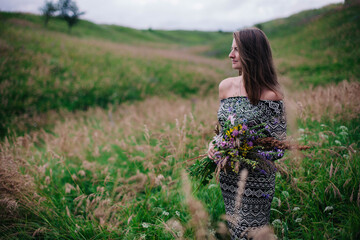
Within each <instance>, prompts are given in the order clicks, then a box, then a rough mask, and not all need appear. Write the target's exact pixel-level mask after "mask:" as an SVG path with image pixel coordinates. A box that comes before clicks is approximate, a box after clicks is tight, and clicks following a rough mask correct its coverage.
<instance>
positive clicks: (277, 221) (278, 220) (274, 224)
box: [272, 219, 281, 227]
mask: <svg viewBox="0 0 360 240" xmlns="http://www.w3.org/2000/svg"><path fill="white" fill-rule="evenodd" d="M272 225H273V226H274V227H281V220H280V219H275V220H274V221H273V222H272Z"/></svg>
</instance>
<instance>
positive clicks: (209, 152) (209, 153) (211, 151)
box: [208, 149, 215, 159]
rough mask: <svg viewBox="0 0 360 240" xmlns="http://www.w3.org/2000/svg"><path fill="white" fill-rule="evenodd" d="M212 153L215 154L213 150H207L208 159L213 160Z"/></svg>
mask: <svg viewBox="0 0 360 240" xmlns="http://www.w3.org/2000/svg"><path fill="white" fill-rule="evenodd" d="M214 153H215V151H214V149H209V151H208V156H209V158H211V159H213V158H214Z"/></svg>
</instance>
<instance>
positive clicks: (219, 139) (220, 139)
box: [213, 134, 222, 143]
mask: <svg viewBox="0 0 360 240" xmlns="http://www.w3.org/2000/svg"><path fill="white" fill-rule="evenodd" d="M213 140H214V141H215V143H219V142H221V141H222V136H221V134H219V135H215V136H214V137H213Z"/></svg>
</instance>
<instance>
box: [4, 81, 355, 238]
mask: <svg viewBox="0 0 360 240" xmlns="http://www.w3.org/2000/svg"><path fill="white" fill-rule="evenodd" d="M358 88H359V84H358V83H347V82H344V83H341V84H340V85H339V86H329V87H327V88H316V89H313V90H309V91H307V92H304V93H299V94H298V95H292V96H291V97H293V98H290V97H289V98H288V99H287V101H288V102H292V103H293V105H294V106H295V107H293V108H292V109H293V112H291V114H292V115H294V116H295V117H294V119H293V122H292V124H293V129H294V130H295V129H297V126H296V119H297V118H314V119H318V118H321V116H322V115H324V116H331V117H338V118H341V117H344V118H345V119H349V118H353V117H356V113H359V108H358V105H357V104H355V102H356V101H358V96H357V95H356V90H357V89H358ZM350 100H351V101H350ZM334 101H335V102H337V104H334ZM348 101H350V102H348ZM218 104H219V102H218V99H217V98H216V97H215V96H209V97H206V98H193V99H178V98H173V99H164V98H159V97H153V98H149V99H147V100H145V101H143V102H136V103H125V104H122V105H120V106H112V107H110V108H109V109H108V110H104V109H101V108H91V109H89V110H87V111H77V112H74V113H66V112H64V113H63V115H64V116H65V118H64V120H59V121H56V122H55V124H54V128H53V129H52V132H45V131H37V132H32V133H30V134H28V135H25V136H23V137H17V138H13V139H7V140H5V141H4V142H2V143H1V146H0V150H1V161H0V164H1V168H0V178H1V179H0V194H1V199H2V201H1V205H2V207H3V208H4V209H5V210H6V212H3V213H6V216H5V215H2V217H4V219H9V216H15V217H16V216H20V217H21V214H22V213H21V212H20V213H19V212H18V213H17V212H16V211H15V210H16V209H17V206H24V207H26V208H27V209H28V210H30V211H33V213H35V214H37V216H38V217H44V216H46V218H52V217H54V216H56V215H59V216H62V215H61V214H65V215H64V216H67V217H68V218H69V219H77V218H79V216H83V218H85V219H86V220H87V221H90V222H93V223H94V224H95V225H99V226H101V228H103V229H106V231H109V232H118V231H119V229H121V230H120V231H122V234H124V236H126V235H128V234H131V230H130V229H127V230H126V228H125V226H126V225H128V224H132V223H134V221H135V220H134V219H135V218H136V215H134V214H135V213H129V212H127V211H126V209H134V207H135V208H136V206H138V205H142V204H145V206H147V207H149V208H150V205H148V203H144V202H143V201H142V200H139V199H138V198H139V196H143V195H144V194H145V195H147V194H149V192H151V191H152V189H159V191H160V192H159V194H160V195H161V196H167V197H169V196H170V195H171V194H172V192H176V191H177V189H178V183H179V180H180V179H181V174H180V172H179V171H178V170H179V169H181V168H185V167H187V164H189V163H185V162H184V161H183V160H184V159H186V158H191V157H195V156H197V155H199V154H202V153H205V152H206V149H207V144H208V142H209V140H210V139H211V136H212V134H213V133H212V129H213V128H212V127H211V126H214V125H215V124H216V122H217V119H216V110H217V108H218ZM319 105H320V106H321V107H319ZM299 106H302V107H301V108H300V107H299ZM340 106H341V107H340ZM209 109H211V111H209ZM288 110H289V112H290V111H291V109H290V107H288ZM116 149H121V151H122V153H119V152H118V151H117V150H116ZM349 151H350V150H349ZM119 154H122V155H119ZM296 154H298V155H289V156H290V157H289V158H292V159H293V161H292V162H291V163H290V164H289V163H286V160H283V161H279V162H278V163H277V166H278V169H279V171H280V172H281V174H282V175H283V176H284V177H285V178H287V179H291V181H290V184H291V186H293V188H294V189H295V190H296V191H298V192H299V193H300V195H303V196H304V194H306V193H304V192H302V191H303V190H301V187H299V186H297V183H298V182H297V181H300V180H294V179H295V176H294V175H293V174H294V173H293V170H292V169H296V167H298V168H301V164H302V160H301V159H302V155H299V153H296ZM124 156H125V157H124ZM125 158H126V159H127V160H125ZM289 158H288V159H289ZM138 164H141V165H142V166H143V170H141V171H140V169H141V168H138V169H136V168H134V166H137V165H138ZM340 164H342V163H341V162H340V158H339V161H334V163H333V164H332V168H331V169H330V170H329V177H330V178H333V177H334V176H337V175H338V174H339V168H340V167H339V166H340ZM348 164H351V163H350V162H349V163H348ZM130 166H131V167H130ZM115 169H117V170H115ZM59 182H62V183H63V186H58V184H59ZM185 182H186V181H185ZM349 182H351V180H347V184H348V183H349ZM85 183H86V184H88V183H91V184H92V185H93V186H94V187H93V190H91V191H92V192H91V191H90V189H89V188H86V187H85V185H84V184H85ZM347 184H345V183H344V186H346V185H347ZM55 187H56V188H58V189H57V190H56V191H55V192H54V194H59V196H60V198H64V199H65V200H63V201H65V202H64V203H63V205H54V203H53V202H52V201H51V199H50V198H49V196H46V195H44V191H45V192H46V191H53V190H52V189H54V188H55ZM339 191H341V189H340V188H339V186H336V185H334V184H329V187H328V188H327V190H326V192H333V193H334V195H335V196H338V197H339ZM189 192H191V191H189V185H187V188H185V196H186V199H187V206H188V207H189V210H190V215H191V216H192V219H193V220H192V222H191V224H190V225H186V224H184V223H183V222H181V221H179V220H178V219H174V218H171V219H169V220H167V221H162V222H161V224H160V225H159V226H161V227H160V228H161V229H163V230H164V231H166V232H168V233H169V234H171V235H172V236H173V237H174V238H175V237H176V238H182V237H183V236H184V235H185V234H186V232H187V231H188V230H187V229H195V231H194V234H195V236H197V237H198V238H199V239H201V238H206V237H208V238H212V237H213V234H211V232H210V230H209V228H208V225H206V224H208V223H207V222H206V221H205V219H207V218H208V216H207V214H206V211H205V210H204V208H203V207H201V202H198V200H196V201H195V200H194V199H193V197H192V196H191V194H189ZM301 192H302V193H301ZM358 192H359V191H358V190H357V186H354V188H353V195H352V201H353V202H360V200H359V199H360V198H359V196H360V194H359V193H358ZM169 194H170V195H169ZM239 198H241V193H240V194H239ZM66 199H67V200H66ZM69 199H72V200H69ZM34 202H36V203H37V204H40V205H41V208H38V209H37V210H35V209H36V208H35V207H34V205H32V203H34ZM195 202H197V203H196V204H195ZM61 206H65V207H64V209H61V208H60V207H61ZM120 216H122V217H120ZM124 217H125V218H124ZM205 222H206V223H205ZM217 224H218V225H219V227H218V231H217V232H218V234H219V235H221V234H222V233H224V234H225V235H226V230H225V226H224V224H223V222H218V223H217ZM144 226H146V225H144ZM194 226H196V227H194ZM45 228H46V229H48V230H46V231H49V229H52V228H55V226H51V225H46V226H45ZM196 229H197V230H196ZM46 231H44V230H43V228H36V229H33V234H35V235H36V236H41V234H44V232H46ZM265 233H266V234H267V235H266V234H265ZM102 234H105V233H104V232H102ZM249 234H252V236H254V238H255V236H262V237H259V239H261V238H263V237H264V234H265V235H266V236H267V237H269V239H271V236H272V235H271V234H272V230H271V228H266V229H265V228H262V229H257V230H256V231H254V232H252V233H251V232H250V233H249ZM256 234H257V235H256Z"/></svg>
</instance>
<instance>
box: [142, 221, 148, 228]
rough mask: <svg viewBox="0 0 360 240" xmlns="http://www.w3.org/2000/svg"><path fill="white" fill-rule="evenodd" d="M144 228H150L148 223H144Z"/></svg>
mask: <svg viewBox="0 0 360 240" xmlns="http://www.w3.org/2000/svg"><path fill="white" fill-rule="evenodd" d="M142 226H143V228H148V227H149V226H150V225H149V224H148V223H146V222H143V223H142Z"/></svg>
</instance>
